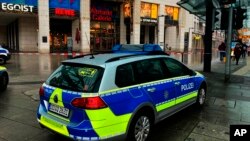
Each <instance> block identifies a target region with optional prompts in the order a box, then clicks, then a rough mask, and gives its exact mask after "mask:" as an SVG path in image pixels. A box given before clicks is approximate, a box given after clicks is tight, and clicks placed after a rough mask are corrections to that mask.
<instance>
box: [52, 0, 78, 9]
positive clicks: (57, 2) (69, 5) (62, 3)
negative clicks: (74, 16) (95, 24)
mask: <svg viewBox="0 0 250 141" xmlns="http://www.w3.org/2000/svg"><path fill="white" fill-rule="evenodd" d="M49 8H64V9H73V10H76V11H80V0H49Z"/></svg>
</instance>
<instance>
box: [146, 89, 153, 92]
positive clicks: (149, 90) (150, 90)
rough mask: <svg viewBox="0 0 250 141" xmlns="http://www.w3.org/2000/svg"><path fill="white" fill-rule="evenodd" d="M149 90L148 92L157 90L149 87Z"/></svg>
mask: <svg viewBox="0 0 250 141" xmlns="http://www.w3.org/2000/svg"><path fill="white" fill-rule="evenodd" d="M147 91H148V92H154V91H155V88H148V89H147Z"/></svg>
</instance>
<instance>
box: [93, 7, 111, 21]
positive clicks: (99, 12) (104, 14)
mask: <svg viewBox="0 0 250 141" xmlns="http://www.w3.org/2000/svg"><path fill="white" fill-rule="evenodd" d="M90 12H91V20H94V21H106V22H110V21H112V16H113V11H111V10H108V9H97V8H95V7H92V8H91V10H90Z"/></svg>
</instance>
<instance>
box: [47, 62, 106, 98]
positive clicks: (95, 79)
mask: <svg viewBox="0 0 250 141" xmlns="http://www.w3.org/2000/svg"><path fill="white" fill-rule="evenodd" d="M102 75H103V68H99V67H93V66H85V65H81V66H79V65H74V64H63V65H61V66H60V67H59V68H58V69H57V70H56V71H55V72H54V73H53V74H52V75H51V76H50V77H49V78H48V80H47V81H46V82H45V83H46V84H48V85H50V86H54V87H57V88H61V89H64V90H71V91H77V92H86V93H93V92H98V90H99V86H100V81H101V78H102Z"/></svg>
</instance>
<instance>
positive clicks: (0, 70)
mask: <svg viewBox="0 0 250 141" xmlns="http://www.w3.org/2000/svg"><path fill="white" fill-rule="evenodd" d="M8 83H9V75H8V72H7V69H6V68H5V67H2V66H0V91H4V90H5V89H6V88H7V85H8Z"/></svg>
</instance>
